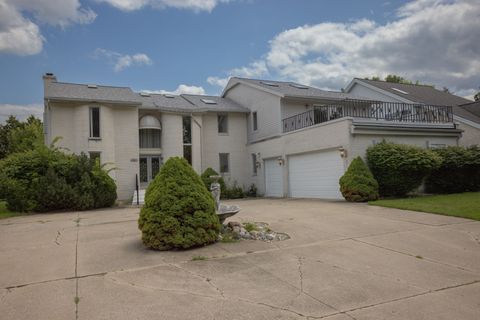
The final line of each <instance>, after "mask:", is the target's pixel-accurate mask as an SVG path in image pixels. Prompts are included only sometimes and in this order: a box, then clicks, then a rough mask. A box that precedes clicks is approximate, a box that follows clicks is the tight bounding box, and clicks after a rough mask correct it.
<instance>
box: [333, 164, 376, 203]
mask: <svg viewBox="0 0 480 320" xmlns="http://www.w3.org/2000/svg"><path fill="white" fill-rule="evenodd" d="M340 192H342V195H343V197H344V198H345V200H347V201H352V202H364V201H370V200H376V199H378V183H377V180H375V178H374V177H373V175H372V173H371V172H370V170H369V169H368V167H367V165H366V164H365V162H363V160H362V158H360V157H356V158H355V159H353V161H352V163H350V166H349V167H348V169H347V172H345V174H344V175H343V176H342V177H341V178H340Z"/></svg>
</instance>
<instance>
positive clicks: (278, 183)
mask: <svg viewBox="0 0 480 320" xmlns="http://www.w3.org/2000/svg"><path fill="white" fill-rule="evenodd" d="M282 172H283V170H282V166H280V165H279V164H278V161H277V160H276V159H272V160H265V196H267V197H283V173H282Z"/></svg>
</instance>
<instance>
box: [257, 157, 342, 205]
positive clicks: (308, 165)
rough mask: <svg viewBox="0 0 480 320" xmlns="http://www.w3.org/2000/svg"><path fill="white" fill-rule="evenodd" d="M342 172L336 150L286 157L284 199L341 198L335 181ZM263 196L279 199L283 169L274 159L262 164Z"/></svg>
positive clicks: (281, 193) (340, 161) (281, 194)
mask: <svg viewBox="0 0 480 320" xmlns="http://www.w3.org/2000/svg"><path fill="white" fill-rule="evenodd" d="M343 173H344V166H343V160H342V158H341V157H340V155H339V153H338V151H336V150H333V151H323V152H313V153H306V154H300V155H293V156H289V157H288V196H290V197H292V198H320V199H343V197H342V194H341V193H340V190H339V184H338V180H339V179H340V177H341V176H342V175H343ZM265 189H266V190H265V195H266V196H269V197H282V196H283V170H282V166H280V165H279V164H278V161H277V160H267V161H265Z"/></svg>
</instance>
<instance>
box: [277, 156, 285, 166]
mask: <svg viewBox="0 0 480 320" xmlns="http://www.w3.org/2000/svg"><path fill="white" fill-rule="evenodd" d="M277 162H278V165H279V166H283V164H284V163H285V160H284V159H283V158H282V157H278V158H277Z"/></svg>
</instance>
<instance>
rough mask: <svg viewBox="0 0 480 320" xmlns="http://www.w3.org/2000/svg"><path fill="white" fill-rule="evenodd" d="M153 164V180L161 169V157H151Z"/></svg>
mask: <svg viewBox="0 0 480 320" xmlns="http://www.w3.org/2000/svg"><path fill="white" fill-rule="evenodd" d="M150 161H151V165H152V175H151V180H153V179H155V176H156V175H157V173H158V171H160V157H151V160H150Z"/></svg>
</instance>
